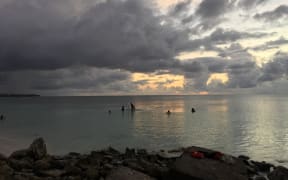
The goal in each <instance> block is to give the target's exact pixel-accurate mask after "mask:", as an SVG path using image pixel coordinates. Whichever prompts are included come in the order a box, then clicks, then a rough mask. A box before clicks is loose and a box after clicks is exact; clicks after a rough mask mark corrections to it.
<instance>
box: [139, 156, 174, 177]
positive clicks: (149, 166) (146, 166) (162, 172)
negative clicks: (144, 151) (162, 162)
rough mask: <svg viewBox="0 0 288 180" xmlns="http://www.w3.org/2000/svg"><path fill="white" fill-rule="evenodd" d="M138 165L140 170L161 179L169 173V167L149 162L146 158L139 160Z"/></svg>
mask: <svg viewBox="0 0 288 180" xmlns="http://www.w3.org/2000/svg"><path fill="white" fill-rule="evenodd" d="M140 165H141V167H142V168H143V170H142V171H141V172H144V173H145V174H148V175H149V176H152V177H155V178H157V179H163V177H165V176H167V174H168V173H169V169H168V168H165V167H161V166H159V164H155V163H150V162H148V161H146V160H140Z"/></svg>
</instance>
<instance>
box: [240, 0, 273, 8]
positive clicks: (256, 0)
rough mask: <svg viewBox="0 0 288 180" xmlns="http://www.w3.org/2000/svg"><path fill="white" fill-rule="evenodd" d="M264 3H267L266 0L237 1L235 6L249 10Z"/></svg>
mask: <svg viewBox="0 0 288 180" xmlns="http://www.w3.org/2000/svg"><path fill="white" fill-rule="evenodd" d="M266 2H268V0H239V1H238V2H237V6H238V7H242V8H245V9H251V8H254V7H255V6H258V5H261V4H264V3H266Z"/></svg>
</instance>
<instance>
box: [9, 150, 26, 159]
mask: <svg viewBox="0 0 288 180" xmlns="http://www.w3.org/2000/svg"><path fill="white" fill-rule="evenodd" d="M30 155H31V153H30V151H29V150H28V149H23V150H18V151H15V152H13V153H12V154H11V155H10V156H9V159H22V158H26V157H30Z"/></svg>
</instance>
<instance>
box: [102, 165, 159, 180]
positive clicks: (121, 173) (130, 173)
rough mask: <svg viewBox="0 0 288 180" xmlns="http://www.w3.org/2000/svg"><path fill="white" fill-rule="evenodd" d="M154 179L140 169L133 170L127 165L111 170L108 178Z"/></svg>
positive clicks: (125, 179) (122, 179)
mask: <svg viewBox="0 0 288 180" xmlns="http://www.w3.org/2000/svg"><path fill="white" fill-rule="evenodd" d="M116 179H117V180H136V179H137V180H154V178H152V177H150V176H148V175H146V174H144V173H141V172H139V171H135V170H132V169H130V168H127V167H119V168H118V169H116V170H114V171H112V172H111V174H110V175H108V177H106V180H116Z"/></svg>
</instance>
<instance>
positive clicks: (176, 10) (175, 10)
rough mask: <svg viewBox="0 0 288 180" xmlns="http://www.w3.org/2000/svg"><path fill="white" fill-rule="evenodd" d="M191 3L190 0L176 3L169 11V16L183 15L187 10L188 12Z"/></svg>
mask: <svg viewBox="0 0 288 180" xmlns="http://www.w3.org/2000/svg"><path fill="white" fill-rule="evenodd" d="M191 2H192V0H185V1H181V2H179V3H177V4H176V5H175V6H173V7H172V8H171V9H170V12H169V15H171V16H178V15H179V14H182V13H185V12H186V11H187V10H189V6H190V5H191Z"/></svg>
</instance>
